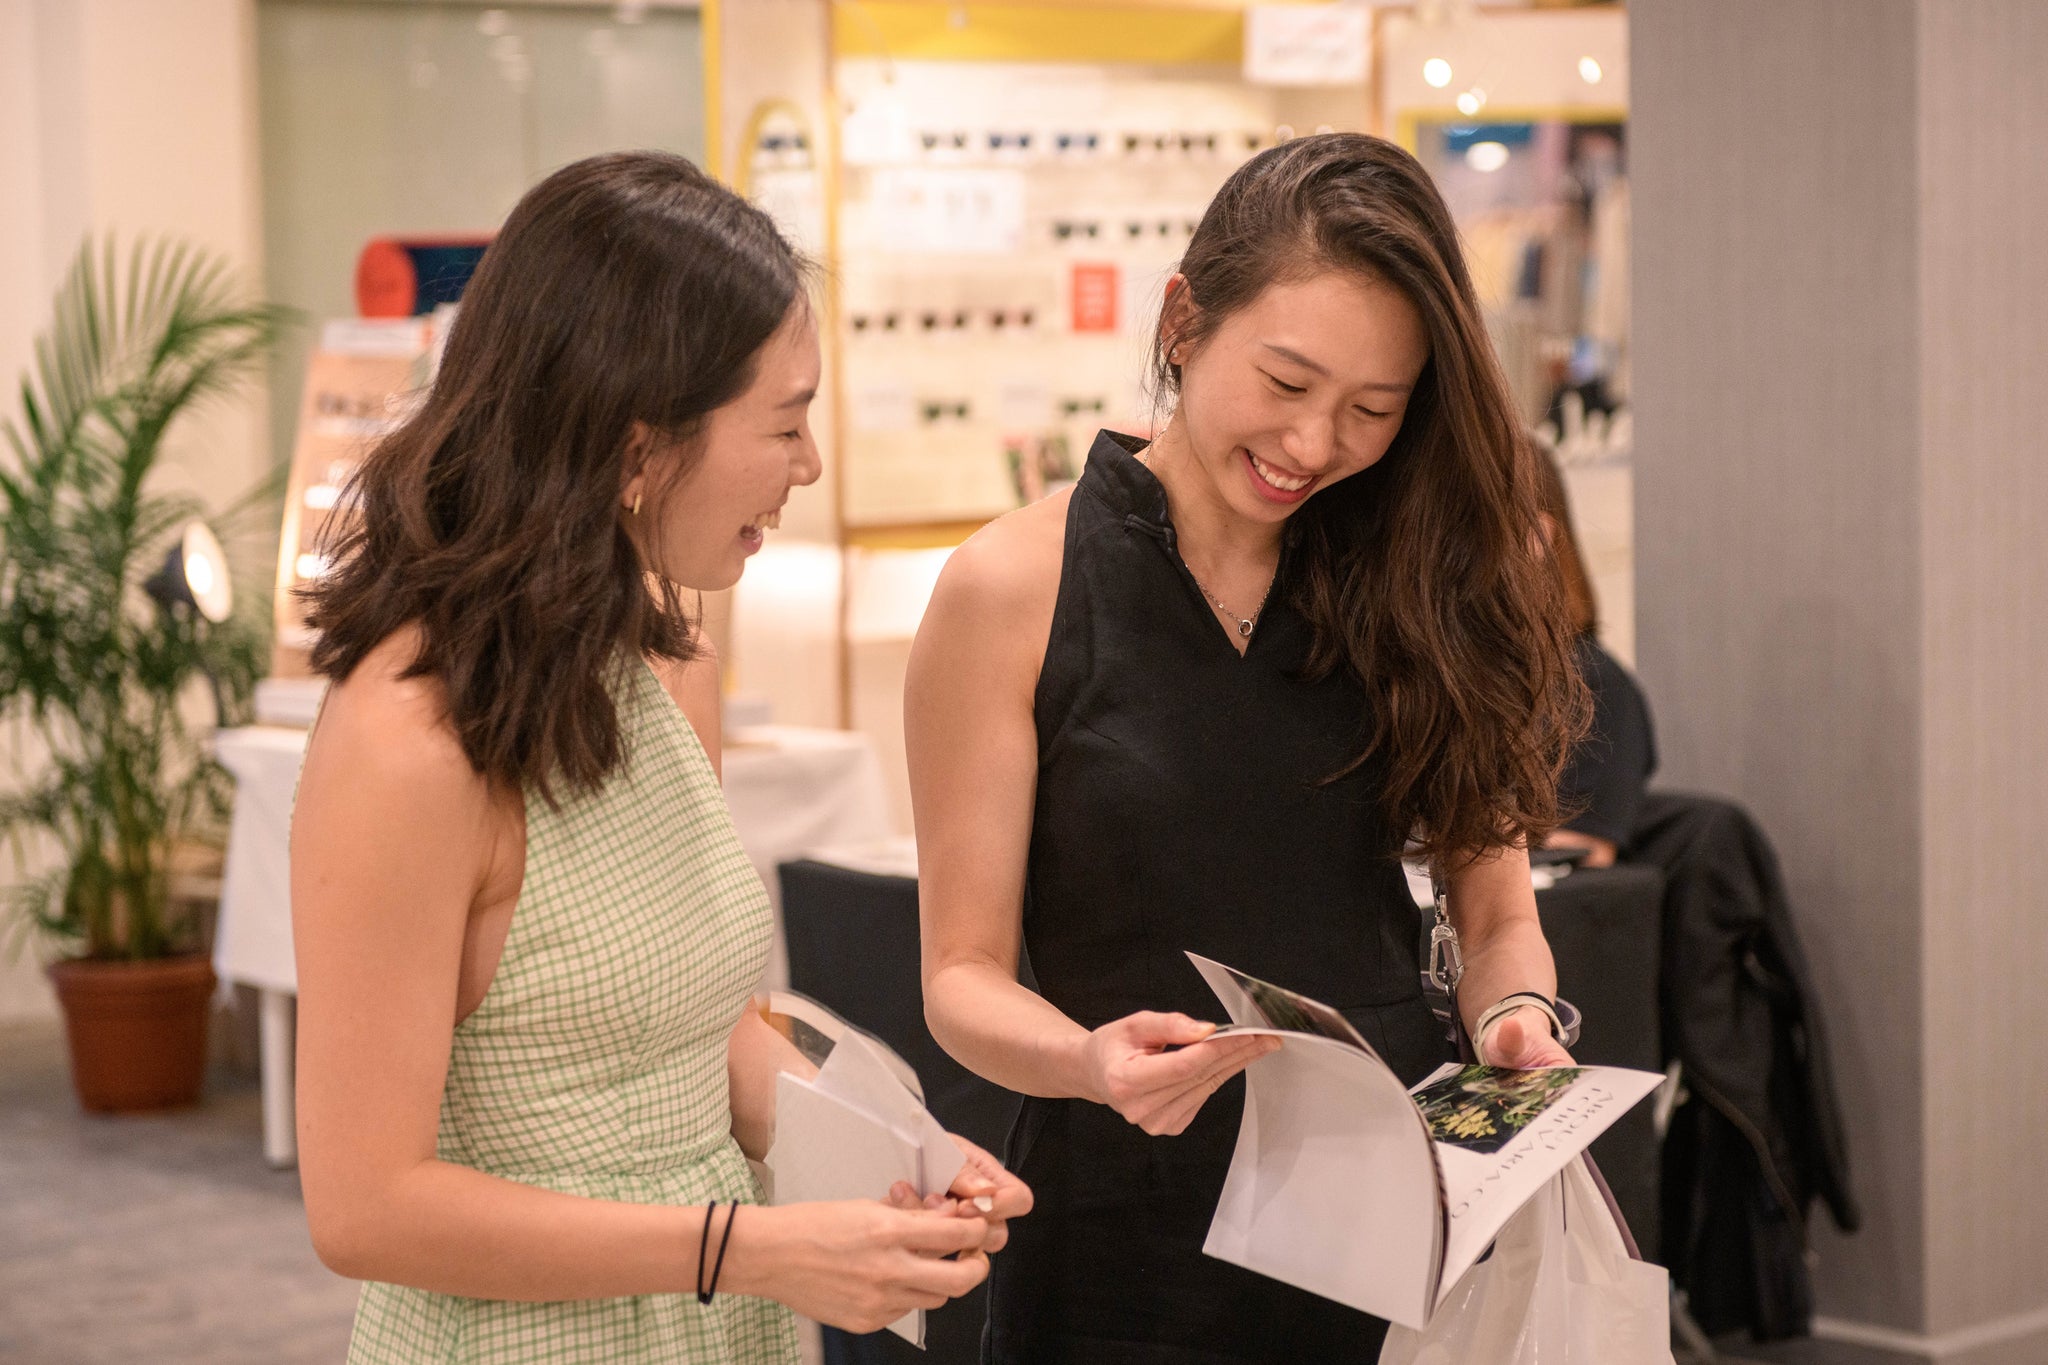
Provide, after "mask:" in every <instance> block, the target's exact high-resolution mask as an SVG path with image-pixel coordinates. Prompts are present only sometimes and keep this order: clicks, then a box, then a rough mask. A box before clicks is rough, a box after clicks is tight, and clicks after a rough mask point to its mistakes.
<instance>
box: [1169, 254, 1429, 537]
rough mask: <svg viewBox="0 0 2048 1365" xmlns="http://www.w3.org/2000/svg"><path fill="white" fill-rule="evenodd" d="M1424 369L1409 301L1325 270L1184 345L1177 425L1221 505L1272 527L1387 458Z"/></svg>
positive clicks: (1365, 280)
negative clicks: (1321, 493) (1196, 341)
mask: <svg viewBox="0 0 2048 1365" xmlns="http://www.w3.org/2000/svg"><path fill="white" fill-rule="evenodd" d="M1175 285H1176V286H1177V288H1178V289H1179V291H1180V292H1181V293H1182V294H1183V295H1184V294H1185V290H1186V283H1185V281H1183V280H1178V279H1177V280H1176V281H1175ZM1200 302H1201V301H1200V300H1199V299H1196V300H1193V301H1192V303H1193V306H1195V307H1199V306H1200ZM1187 306H1188V305H1187V304H1181V305H1180V307H1182V308H1185V307H1187ZM1167 314H1168V318H1169V319H1172V318H1173V317H1174V316H1175V308H1174V305H1173V304H1169V306H1168V310H1167ZM1168 326H1169V330H1170V328H1171V322H1170V321H1169V324H1168ZM1428 361H1429V337H1428V334H1427V333H1426V332H1425V330H1424V329H1423V325H1422V318H1421V316H1420V315H1419V314H1418V313H1417V312H1416V310H1415V306H1414V304H1412V303H1410V302H1409V301H1408V299H1407V297H1406V296H1405V295H1403V294H1402V293H1401V292H1400V291H1399V290H1397V289H1395V288H1394V287H1393V286H1391V285H1388V284H1385V283H1383V282H1381V281H1380V280H1377V279H1375V278H1372V277H1370V276H1364V275H1357V274H1352V273H1349V272H1342V271H1327V272H1324V273H1322V274H1318V275H1314V276H1311V277H1309V278H1308V279H1305V280H1299V281H1294V282H1289V283H1279V284H1274V285H1272V286H1271V287H1269V288H1267V289H1266V290H1265V292H1263V293H1261V294H1260V295H1259V296H1258V297H1257V298H1255V299H1253V300H1252V302H1251V303H1249V304H1248V305H1246V306H1245V307H1243V308H1241V309H1239V310H1238V311H1237V312H1235V313H1233V314H1231V315H1230V316H1229V317H1227V318H1225V319H1224V320H1223V321H1222V322H1221V323H1220V324H1219V325H1218V326H1217V328H1216V330H1215V331H1213V332H1212V333H1210V335H1209V336H1208V337H1207V338H1205V339H1204V340H1203V341H1202V342H1201V343H1200V344H1199V345H1195V346H1184V347H1182V354H1181V357H1180V363H1181V379H1180V402H1179V405H1178V407H1177V408H1176V410H1175V420H1176V421H1177V422H1179V423H1180V424H1181V427H1182V431H1183V434H1184V436H1185V438H1186V442H1187V445H1188V448H1189V450H1190V452H1191V453H1192V454H1193V455H1194V462H1195V463H1196V464H1197V465H1198V466H1199V467H1200V468H1201V470H1202V471H1203V473H1204V474H1205V475H1206V476H1207V479H1208V481H1209V482H1210V483H1211V484H1212V485H1213V486H1214V490H1215V492H1216V493H1217V495H1218V496H1219V497H1220V499H1221V501H1222V502H1223V503H1224V505H1226V506H1227V507H1229V508H1230V509H1231V510H1232V511H1234V512H1236V513H1238V514H1239V515H1241V516H1244V517H1247V518H1250V519H1252V520H1256V521H1266V522H1275V523H1277V522H1281V521H1285V520H1286V519H1287V518H1288V517H1289V516H1290V515H1292V514H1293V512H1294V511H1295V509H1296V508H1298V507H1300V506H1301V505H1302V504H1303V503H1305V502H1306V501H1307V500H1308V499H1309V498H1311V497H1313V496H1314V495H1315V494H1316V493H1317V492H1319V491H1321V490H1322V489H1324V488H1327V487H1329V486H1330V485H1331V484H1333V483H1336V482H1338V481H1339V480H1340V479H1346V478H1349V477H1350V476H1351V475H1353V474H1356V473H1358V471H1360V470H1361V469H1365V468H1367V467H1369V466H1371V465H1372V464H1374V463H1375V462H1377V461H1378V460H1379V458H1380V457H1381V456H1382V455H1384V454H1386V453H1387V447H1388V446H1389V445H1391V444H1392V443H1393V440H1394V436H1395V434H1396V433H1398V432H1399V431H1400V430H1401V420H1402V418H1403V417H1404V416H1405V415H1406V414H1407V410H1408V399H1409V396H1410V395H1411V394H1412V393H1413V392H1414V389H1415V385H1416V383H1417V381H1418V380H1420V379H1421V377H1422V371H1423V367H1424V366H1425V365H1426V364H1427V363H1428Z"/></svg>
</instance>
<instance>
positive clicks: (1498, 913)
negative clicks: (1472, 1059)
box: [1450, 848, 1571, 1066]
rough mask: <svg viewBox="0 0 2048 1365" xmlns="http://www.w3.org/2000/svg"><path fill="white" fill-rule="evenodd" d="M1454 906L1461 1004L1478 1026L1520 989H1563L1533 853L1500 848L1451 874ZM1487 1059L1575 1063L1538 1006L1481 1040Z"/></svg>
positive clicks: (1470, 1023) (1508, 1062) (1468, 1020)
mask: <svg viewBox="0 0 2048 1365" xmlns="http://www.w3.org/2000/svg"><path fill="white" fill-rule="evenodd" d="M1450 911H1451V920H1452V923H1453V924H1455V925H1456V926H1457V930H1458V939H1459V943H1460V946H1461V948H1462V949H1463V952H1464V959H1465V976H1464V979H1463V980H1462V981H1460V982H1459V983H1458V1004H1459V1007H1460V1009H1461V1011H1462V1012H1463V1014H1464V1016H1465V1027H1466V1028H1467V1029H1470V1028H1472V1027H1473V1026H1474V1025H1475V1024H1477V1023H1478V1022H1479V1016H1480V1015H1481V1014H1482V1013H1484V1012H1485V1011H1486V1010H1487V1009H1488V1008H1490V1007H1491V1006H1493V1005H1494V1004H1495V1003H1497V1002H1498V1001H1500V1000H1502V999H1504V998H1505V997H1507V996H1509V995H1512V994H1514V993H1515V992H1516V991H1535V992H1537V993H1538V994H1541V995H1545V996H1555V995H1556V994H1557V968H1556V965H1555V964H1554V963H1553V962H1552V960H1551V956H1550V944H1549V942H1548V941H1547V940H1545V939H1544V937H1543V925H1542V922H1541V921H1540V920H1539V919H1538V918H1537V915H1536V892H1535V889H1534V887H1533V886H1532V885H1531V883H1530V880H1529V855H1528V854H1527V853H1526V852H1524V851H1523V850H1521V849H1519V848H1502V849H1496V850H1494V852H1493V853H1491V854H1489V855H1488V856H1486V857H1484V858H1481V859H1479V860H1478V861H1477V862H1474V863H1472V864H1470V865H1468V866H1467V867H1465V868H1464V869H1463V870H1461V871H1459V872H1457V873H1455V874H1453V875H1452V877H1451V898H1450ZM1475 1041H1476V1042H1478V1043H1480V1044H1481V1048H1480V1055H1481V1058H1482V1060H1485V1061H1488V1062H1494V1063H1496V1064H1498V1065H1501V1066H1563V1065H1567V1064H1569V1063H1570V1061H1571V1057H1570V1055H1569V1054H1568V1053H1566V1052H1565V1050H1564V1047H1563V1045H1562V1044H1560V1043H1558V1042H1556V1041H1555V1040H1553V1039H1552V1038H1551V1036H1550V1024H1549V1021H1548V1020H1547V1019H1545V1018H1544V1016H1543V1015H1542V1013H1541V1012H1540V1011H1538V1010H1535V1009H1523V1010H1516V1011H1515V1012H1514V1013H1512V1014H1510V1015H1507V1016H1506V1017H1505V1018H1504V1019H1503V1020H1502V1021H1501V1022H1499V1023H1497V1024H1495V1025H1494V1026H1493V1028H1492V1030H1491V1032H1490V1036H1489V1037H1488V1038H1484V1039H1475Z"/></svg>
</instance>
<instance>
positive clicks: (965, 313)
mask: <svg viewBox="0 0 2048 1365" xmlns="http://www.w3.org/2000/svg"><path fill="white" fill-rule="evenodd" d="M910 317H911V318H912V319H913V320H914V321H915V322H916V324H917V327H918V329H919V330H920V331H925V332H940V331H951V332H964V331H967V330H969V329H971V328H972V327H973V326H974V325H975V323H976V322H977V321H979V322H980V323H981V324H982V325H984V326H986V327H987V328H988V329H989V330H990V331H992V332H1005V331H1009V330H1011V329H1012V328H1031V327H1035V326H1037V325H1038V310H1037V309H1036V308H1029V307H1026V308H1002V307H997V308H983V309H973V308H956V309H954V310H953V311H951V312H939V311H937V310H929V309H928V310H926V311H924V312H921V313H914V314H911V315H910ZM904 319H905V315H904V313H903V312H901V311H900V310H898V309H894V308H891V309H888V310H886V311H884V312H880V313H849V314H847V317H846V322H847V325H848V326H849V327H851V328H852V329H853V330H854V333H855V334H856V335H858V336H865V335H867V334H868V333H869V332H896V331H901V330H902V329H903V324H904Z"/></svg>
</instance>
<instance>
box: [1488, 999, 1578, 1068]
mask: <svg viewBox="0 0 2048 1365" xmlns="http://www.w3.org/2000/svg"><path fill="white" fill-rule="evenodd" d="M1484 1041H1485V1044H1486V1046H1485V1049H1484V1052H1483V1059H1484V1060H1487V1061H1488V1062H1489V1063H1490V1064H1491V1065H1493V1066H1501V1067H1509V1068H1512V1069H1514V1070H1517V1071H1526V1070H1533V1069H1535V1068H1537V1067H1546V1066H1570V1065H1571V1064H1572V1058H1571V1054H1570V1053H1569V1052H1566V1051H1565V1050H1564V1047H1563V1045H1562V1044H1560V1043H1559V1042H1558V1041H1557V1040H1556V1039H1555V1038H1553V1037H1551V1036H1550V1030H1549V1029H1548V1028H1547V1027H1542V1028H1538V1027H1532V1026H1530V1025H1529V1024H1527V1023H1526V1022H1524V1020H1523V1017H1522V1013H1521V1012H1517V1013H1514V1014H1510V1015H1508V1016H1507V1017H1506V1018H1505V1019H1502V1020H1501V1021H1500V1022H1499V1023H1498V1024H1495V1025H1494V1026H1493V1028H1492V1029H1491V1030H1489V1031H1488V1035H1487V1037H1486V1039H1485V1040H1484Z"/></svg>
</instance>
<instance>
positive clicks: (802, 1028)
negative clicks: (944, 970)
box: [766, 991, 966, 1347]
mask: <svg viewBox="0 0 2048 1365" xmlns="http://www.w3.org/2000/svg"><path fill="white" fill-rule="evenodd" d="M767 1018H768V1023H769V1025H770V1026H771V1027H773V1028H774V1029H775V1030H776V1031H777V1032H779V1033H781V1034H782V1036H783V1037H785V1038H787V1039H789V1041H790V1042H791V1043H792V1044H794V1045H795V1047H796V1049H797V1051H799V1052H801V1053H803V1055H804V1057H805V1058H806V1059H807V1060H809V1061H810V1062H811V1064H812V1065H813V1066H816V1067H817V1068H818V1074H817V1075H816V1076H815V1077H814V1078H812V1079H810V1080H805V1079H803V1078H801V1077H798V1076H792V1075H790V1074H789V1073H788V1072H786V1071H785V1072H782V1073H781V1074H779V1075H777V1076H776V1078H775V1143H774V1145H773V1146H771V1147H770V1148H769V1149H768V1157H767V1161H766V1165H767V1167H768V1175H769V1198H770V1199H771V1200H772V1201H773V1202H774V1203H777V1204H802V1203H808V1202H810V1201H812V1200H819V1199H886V1198H888V1195H889V1188H890V1186H892V1185H894V1184H895V1183H896V1182H897V1181H899V1180H901V1181H904V1182H905V1183H907V1184H909V1185H910V1186H911V1187H912V1188H913V1189H915V1190H916V1191H917V1192H918V1194H920V1195H925V1194H943V1193H944V1192H945V1191H946V1190H948V1189H950V1188H951V1187H952V1184H953V1180H954V1177H956V1176H958V1175H959V1174H960V1168H961V1167H962V1166H963V1165H965V1164H966V1157H965V1155H964V1154H963V1153H962V1152H961V1150H960V1146H959V1144H958V1143H956V1142H954V1141H953V1139H952V1138H951V1137H950V1136H948V1135H947V1133H946V1130H945V1129H944V1128H943V1127H941V1126H940V1124H939V1121H938V1120H937V1119H935V1118H933V1117H932V1116H931V1112H930V1111H929V1110H927V1109H926V1108H925V1107H924V1088H923V1087H922V1086H921V1085H919V1084H918V1080H917V1073H916V1072H914V1071H912V1070H911V1069H910V1065H909V1064H908V1063H907V1062H905V1061H904V1060H903V1059H902V1058H901V1057H899V1056H897V1055H896V1053H895V1052H894V1051H892V1050H891V1049H890V1048H889V1047H888V1045H887V1044H885V1043H883V1042H882V1041H881V1040H880V1039H878V1038H875V1037H873V1036H872V1035H870V1034H866V1033H863V1032H861V1031H860V1030H859V1029H857V1028H855V1027H853V1026H852V1025H851V1024H848V1023H847V1022H846V1021H845V1020H843V1019H841V1018H840V1017H839V1016H838V1015H836V1014H834V1013H832V1011H831V1010H828V1009H826V1008H825V1007H824V1006H823V1005H820V1004H819V1003H818V1002H817V1001H815V1000H811V999H808V998H807V997H805V996H801V995H797V994H795V993H794V992H791V991H772V992H770V993H769V997H768V1015H767ZM889 1330H890V1331H892V1332H894V1333H895V1334H896V1335H897V1336H900V1337H902V1338H903V1339H904V1340H905V1341H908V1342H910V1343H911V1344H912V1345H913V1346H918V1347H922V1346H923V1345H924V1312H923V1310H922V1309H916V1310H913V1311H911V1312H909V1313H906V1314H904V1315H903V1316H902V1317H901V1318H898V1319H897V1320H896V1321H895V1322H892V1323H890V1324H889Z"/></svg>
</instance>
